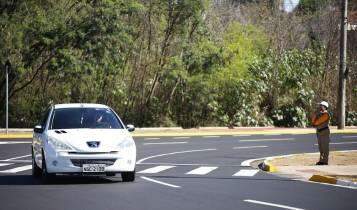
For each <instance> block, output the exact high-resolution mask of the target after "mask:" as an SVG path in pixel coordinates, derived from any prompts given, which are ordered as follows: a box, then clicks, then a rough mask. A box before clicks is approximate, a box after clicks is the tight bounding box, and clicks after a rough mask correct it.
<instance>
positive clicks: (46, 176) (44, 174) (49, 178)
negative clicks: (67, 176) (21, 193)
mask: <svg viewBox="0 0 357 210" xmlns="http://www.w3.org/2000/svg"><path fill="white" fill-rule="evenodd" d="M55 177H56V174H53V173H48V171H47V166H46V159H45V154H44V152H43V151H42V178H43V180H44V181H45V182H50V181H52V180H53V179H54V178H55Z"/></svg>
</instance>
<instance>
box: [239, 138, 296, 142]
mask: <svg viewBox="0 0 357 210" xmlns="http://www.w3.org/2000/svg"><path fill="white" fill-rule="evenodd" d="M292 140H295V138H282V139H251V140H249V139H244V140H239V141H240V142H259V141H292Z"/></svg>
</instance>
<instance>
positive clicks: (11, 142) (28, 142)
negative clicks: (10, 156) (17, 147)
mask: <svg viewBox="0 0 357 210" xmlns="http://www.w3.org/2000/svg"><path fill="white" fill-rule="evenodd" d="M31 143H32V142H31V141H0V144H31Z"/></svg>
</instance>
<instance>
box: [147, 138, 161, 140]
mask: <svg viewBox="0 0 357 210" xmlns="http://www.w3.org/2000/svg"><path fill="white" fill-rule="evenodd" d="M158 139H160V138H144V140H158Z"/></svg>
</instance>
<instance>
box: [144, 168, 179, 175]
mask: <svg viewBox="0 0 357 210" xmlns="http://www.w3.org/2000/svg"><path fill="white" fill-rule="evenodd" d="M174 167H176V166H155V167H152V168H148V169H145V170H143V171H139V172H138V173H141V174H155V173H159V172H162V171H165V170H167V169H170V168H174Z"/></svg>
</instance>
